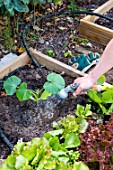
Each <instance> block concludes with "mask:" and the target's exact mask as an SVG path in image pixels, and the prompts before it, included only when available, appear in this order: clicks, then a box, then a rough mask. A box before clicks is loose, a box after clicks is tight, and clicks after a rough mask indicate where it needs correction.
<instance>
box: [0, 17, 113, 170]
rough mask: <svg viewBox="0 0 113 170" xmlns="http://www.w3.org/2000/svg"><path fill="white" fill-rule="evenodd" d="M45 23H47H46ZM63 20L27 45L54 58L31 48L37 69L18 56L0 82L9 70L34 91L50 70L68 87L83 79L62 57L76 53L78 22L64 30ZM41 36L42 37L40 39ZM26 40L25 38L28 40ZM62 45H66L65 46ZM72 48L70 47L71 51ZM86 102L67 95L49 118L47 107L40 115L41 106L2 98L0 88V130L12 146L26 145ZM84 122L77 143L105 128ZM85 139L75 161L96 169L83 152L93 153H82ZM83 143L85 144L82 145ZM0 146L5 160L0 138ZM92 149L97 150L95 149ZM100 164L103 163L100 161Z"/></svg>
mask: <svg viewBox="0 0 113 170" xmlns="http://www.w3.org/2000/svg"><path fill="white" fill-rule="evenodd" d="M71 19H72V18H71ZM71 19H70V18H67V20H68V21H69V23H70V21H72V20H71ZM75 20H76V19H75ZM49 21H50V20H49ZM49 21H48V22H47V23H49ZM65 21H66V20H65V18H63V22H62V19H61V18H60V20H59V18H58V20H57V21H56V22H58V23H59V25H60V26H61V27H59V28H60V29H59V28H54V27H52V32H50V30H51V28H49V29H48V28H46V30H45V32H43V31H42V32H41V34H42V35H41V36H42V37H43V38H42V39H40V40H39V39H38V45H37V42H36V40H35V41H34V40H33V41H32V42H31V44H32V46H33V47H34V48H36V49H37V50H39V49H40V50H41V51H42V52H45V50H46V49H47V48H48V49H54V50H53V52H55V55H54V56H53V57H52V58H50V57H48V56H46V55H45V54H43V53H41V52H39V51H34V50H33V49H31V51H32V53H33V54H34V56H35V58H36V59H37V61H38V62H39V63H40V64H41V67H40V68H36V67H35V66H33V65H32V64H31V60H30V59H29V57H28V56H27V54H26V52H25V53H24V54H22V55H20V56H19V58H18V59H16V60H15V61H13V62H12V63H9V64H8V65H7V66H4V67H3V68H1V69H0V73H1V74H0V76H1V77H0V79H2V78H3V77H4V76H5V75H7V74H8V73H10V72H11V71H13V70H15V69H17V70H16V71H15V72H14V73H13V75H16V76H18V77H19V78H20V79H21V80H22V82H23V81H24V82H26V83H27V84H28V88H29V89H32V90H37V89H38V88H42V86H43V84H44V83H45V82H46V78H47V75H48V74H49V73H51V72H53V71H55V72H57V73H60V74H61V75H62V76H63V78H64V79H65V82H66V85H68V84H71V83H72V82H73V80H74V79H75V78H76V77H78V76H83V75H84V73H83V72H80V71H78V70H75V69H73V68H71V67H70V66H68V65H67V64H68V57H67V58H66V57H64V53H65V52H66V51H68V50H69V49H70V50H72V53H73V54H74V55H77V54H78V50H77V51H76V47H77V46H76V43H77V45H78V44H79V43H78V42H77V40H79V37H77V38H75V37H76V36H77V34H78V30H75V32H74V29H75V27H76V26H78V22H79V21H78V19H77V25H76V26H75V27H73V25H74V24H73V23H71V24H72V25H71V24H70V25H68V26H69V27H67V26H66V25H65V23H66V22H65ZM58 23H56V25H55V26H56V27H57V26H58ZM69 23H68V24H69ZM41 24H42V27H41V26H40V28H42V29H43V28H44V27H45V24H44V25H43V23H41ZM49 24H50V23H49ZM49 24H48V25H49ZM39 25H40V24H39ZM39 25H38V26H39ZM70 26H72V27H73V35H74V36H75V37H74V40H72V39H70V38H71V37H70V38H69V35H70V33H71V30H70ZM47 27H48V26H47ZM37 28H38V27H37ZM61 29H64V30H63V31H62V30H61ZM55 30H57V31H58V32H57V31H56V32H54V31H55ZM45 33H46V34H45ZM53 33H54V34H53ZM39 34H40V32H37V36H38V35H39ZM44 35H46V36H45V37H44ZM50 35H51V36H50ZM53 35H55V36H57V38H56V40H54V39H53ZM62 35H63V36H62ZM33 36H34V34H33ZM27 38H28V39H29V37H27ZM68 38H69V39H68ZM57 40H59V41H57ZM68 41H69V44H68ZM73 41H74V42H73ZM63 42H66V44H65V43H63ZM71 42H72V44H71ZM75 42H76V43H75ZM31 44H30V45H31ZM70 44H71V45H70ZM52 45H53V46H52ZM64 46H65V49H64ZM73 46H74V48H72V47H73ZM93 47H94V48H91V49H90V48H89V47H88V51H89V50H91V51H93V50H94V52H95V51H98V50H99V48H100V46H98V45H97V46H93ZM79 49H80V48H79ZM63 50H64V51H63ZM75 51H76V52H77V53H76V52H75ZM88 51H87V50H86V51H85V52H86V53H87V52H88ZM99 52H100V51H99ZM80 53H81V51H80ZM83 53H84V52H83ZM69 57H70V56H69ZM54 58H55V59H54ZM58 60H59V61H58ZM64 63H65V64H64ZM25 65H26V66H25ZM21 66H22V67H21ZM19 67H21V68H19ZM106 78H107V80H106V81H107V82H108V83H110V84H112V82H113V69H112V70H110V71H109V72H108V73H106ZM44 103H45V104H46V101H44ZM86 103H88V100H87V96H84V95H80V96H77V97H76V98H74V97H73V96H72V94H70V95H69V97H68V98H67V99H65V100H63V101H62V102H61V103H60V104H59V105H58V106H57V107H55V108H53V110H52V112H53V113H54V114H53V117H51V115H50V112H51V108H48V110H45V112H44V114H42V113H41V105H40V107H37V106H36V103H35V102H33V101H22V102H20V101H19V100H18V99H17V98H16V96H15V95H14V96H7V95H5V93H4V89H2V91H1V96H0V106H1V107H0V117H1V119H0V127H1V128H2V129H3V131H4V133H5V134H6V136H7V137H8V139H9V140H10V141H11V142H12V144H16V143H17V141H18V140H23V141H25V142H27V141H29V140H31V139H32V138H34V137H42V136H43V135H44V133H45V132H48V131H50V130H52V129H53V128H52V122H53V121H54V120H55V121H58V120H60V119H62V118H63V117H65V116H67V115H69V114H70V115H75V109H76V106H77V104H81V105H82V106H85V105H86ZM95 113H96V111H95ZM97 117H98V115H97ZM88 122H89V128H88V130H87V132H86V133H85V134H84V136H83V135H82V134H81V136H80V139H81V140H82V139H83V138H84V139H85V140H86V141H87V140H88V139H90V134H91V135H92V136H91V137H92V139H93V135H94V134H93V132H92V130H94V131H95V135H96V132H97V131H96V129H98V128H100V126H101V125H102V126H104V125H105V120H104V122H103V123H102V124H101V125H99V124H97V122H96V120H95V119H91V120H90V119H88ZM88 135H89V136H88ZM87 137H88V138H87ZM85 140H83V143H82V145H81V146H80V148H79V149H80V153H81V157H80V159H79V160H80V161H83V162H85V163H87V164H88V166H89V168H90V170H100V169H99V162H98V161H97V160H96V161H94V162H93V163H92V162H90V159H89V161H88V160H87V158H89V157H88V154H87V153H89V155H90V154H92V153H93V152H92V153H91V152H89V150H87V149H86V150H85V148H84V146H86V148H87V147H88V143H87V142H86V141H85ZM96 141H98V138H96ZM84 142H86V143H85V145H84ZM94 142H95V141H94ZM0 146H1V147H0V153H2V154H1V155H0V159H5V158H6V157H7V156H8V155H9V154H10V150H9V149H8V148H7V146H6V145H5V144H4V143H3V142H2V140H1V139H0ZM96 149H97V150H98V147H97V148H96ZM87 151H88V152H87ZM99 151H100V150H99ZM99 154H100V155H99V156H100V157H99V159H100V162H101V154H102V153H100V152H99ZM103 155H104V154H103ZM103 155H102V157H103ZM91 156H92V155H91ZM92 157H93V156H92ZM102 161H104V160H103V159H102ZM103 170H108V169H104V168H103ZM109 170H112V169H110V168H109Z"/></svg>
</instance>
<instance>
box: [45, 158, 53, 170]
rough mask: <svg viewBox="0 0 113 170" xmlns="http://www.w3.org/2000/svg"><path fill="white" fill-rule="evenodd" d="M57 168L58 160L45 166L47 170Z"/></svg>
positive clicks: (48, 162)
mask: <svg viewBox="0 0 113 170" xmlns="http://www.w3.org/2000/svg"><path fill="white" fill-rule="evenodd" d="M55 167H56V160H48V161H47V163H46V165H45V166H44V168H45V169H47V170H49V169H50V170H53V169H55Z"/></svg>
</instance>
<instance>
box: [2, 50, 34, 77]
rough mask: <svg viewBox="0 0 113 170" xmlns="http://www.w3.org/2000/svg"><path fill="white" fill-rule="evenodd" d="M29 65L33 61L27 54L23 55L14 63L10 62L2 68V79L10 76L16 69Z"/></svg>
mask: <svg viewBox="0 0 113 170" xmlns="http://www.w3.org/2000/svg"><path fill="white" fill-rule="evenodd" d="M29 63H31V60H30V58H29V57H28V55H27V53H26V52H25V53H23V54H21V55H20V56H18V57H17V58H15V59H14V60H13V61H12V62H9V63H8V64H6V65H4V66H3V67H1V68H0V79H3V77H4V76H6V75H8V74H9V73H11V72H12V71H14V70H15V69H17V68H19V67H22V66H24V65H27V64H29Z"/></svg>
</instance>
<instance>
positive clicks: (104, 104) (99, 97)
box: [88, 75, 113, 115]
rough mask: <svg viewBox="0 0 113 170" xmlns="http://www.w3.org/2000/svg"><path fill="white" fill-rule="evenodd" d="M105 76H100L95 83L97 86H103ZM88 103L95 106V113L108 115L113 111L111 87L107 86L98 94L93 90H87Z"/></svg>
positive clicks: (112, 90)
mask: <svg viewBox="0 0 113 170" xmlns="http://www.w3.org/2000/svg"><path fill="white" fill-rule="evenodd" d="M105 80H106V78H105V76H104V75H103V76H101V77H100V78H99V80H98V81H97V85H101V86H103V85H104V83H105ZM88 96H89V101H90V102H91V103H92V102H93V103H94V104H95V110H97V113H103V114H106V115H108V114H109V113H110V112H112V111H113V86H108V87H106V88H105V90H104V91H102V92H98V91H95V90H93V89H90V90H88Z"/></svg>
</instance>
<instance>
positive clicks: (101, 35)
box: [79, 0, 113, 46]
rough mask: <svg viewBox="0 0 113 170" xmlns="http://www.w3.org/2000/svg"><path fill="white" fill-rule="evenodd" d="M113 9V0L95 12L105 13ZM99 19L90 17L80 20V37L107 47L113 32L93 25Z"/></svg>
mask: <svg viewBox="0 0 113 170" xmlns="http://www.w3.org/2000/svg"><path fill="white" fill-rule="evenodd" d="M112 7H113V0H109V1H107V2H106V3H105V4H103V5H102V6H100V7H99V8H97V9H96V10H95V11H94V12H96V13H101V14H102V13H105V12H107V11H109V10H110V9H111V8H112ZM97 18H98V17H96V16H91V15H88V16H86V17H84V18H83V19H81V20H80V27H79V35H80V36H83V37H86V38H88V39H89V40H92V41H94V42H97V43H99V44H102V45H105V46H106V45H107V44H108V42H109V41H110V40H111V39H112V38H113V30H111V29H109V28H106V27H103V26H101V25H98V24H96V23H93V22H94V21H95V20H96V19H97Z"/></svg>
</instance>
